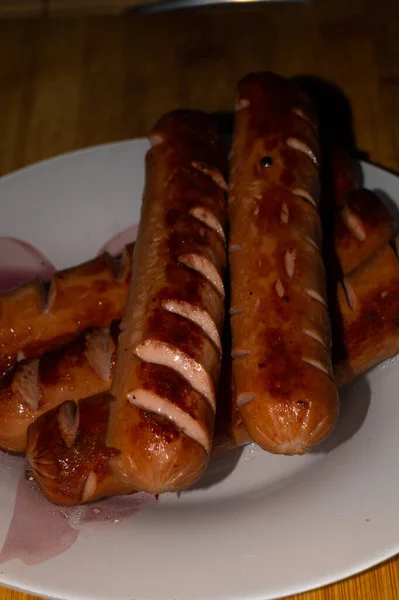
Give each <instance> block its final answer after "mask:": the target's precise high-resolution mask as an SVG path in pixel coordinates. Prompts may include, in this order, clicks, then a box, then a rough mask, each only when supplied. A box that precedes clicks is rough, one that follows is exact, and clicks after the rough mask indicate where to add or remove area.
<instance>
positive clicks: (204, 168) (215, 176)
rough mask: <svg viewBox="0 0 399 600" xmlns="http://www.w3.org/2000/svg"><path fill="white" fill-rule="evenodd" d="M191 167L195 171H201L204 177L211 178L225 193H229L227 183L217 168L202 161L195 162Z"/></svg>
mask: <svg viewBox="0 0 399 600" xmlns="http://www.w3.org/2000/svg"><path fill="white" fill-rule="evenodd" d="M191 166H192V167H193V169H196V170H197V171H200V172H201V173H203V174H204V175H207V176H208V177H210V178H211V179H212V180H213V181H214V182H215V183H216V185H217V186H219V187H220V188H221V189H222V190H223V191H224V192H227V190H228V186H227V182H226V180H225V178H224V177H223V175H222V173H221V172H220V171H219V169H216V168H215V167H212V166H211V165H208V164H207V163H205V162H202V161H200V160H193V161H192V163H191Z"/></svg>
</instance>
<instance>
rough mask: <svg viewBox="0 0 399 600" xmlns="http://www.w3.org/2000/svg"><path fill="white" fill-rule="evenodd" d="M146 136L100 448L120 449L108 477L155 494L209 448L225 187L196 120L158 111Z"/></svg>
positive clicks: (201, 120) (182, 479)
mask: <svg viewBox="0 0 399 600" xmlns="http://www.w3.org/2000/svg"><path fill="white" fill-rule="evenodd" d="M150 141H151V144H152V148H151V149H150V150H149V152H148V154H147V156H146V184H145V190H144V197H143V206H142V215H141V222H140V227H139V232H138V237H137V242H136V249H135V253H134V259H133V272H132V280H131V287H130V293H129V299H128V303H127V308H126V311H125V314H124V317H123V320H122V326H121V328H122V333H121V335H120V337H119V342H118V352H117V361H116V370H115V376H114V380H113V384H112V389H111V392H112V394H113V395H114V396H115V402H114V403H112V406H111V412H110V423H109V428H108V438H107V443H108V445H109V446H111V447H116V448H118V450H120V454H119V455H118V456H116V457H115V458H114V459H112V468H113V469H114V471H115V474H116V476H117V478H119V480H120V481H122V482H123V483H125V484H127V485H132V486H133V487H135V488H136V489H139V490H143V491H147V492H152V493H161V492H166V491H176V490H181V489H183V488H185V487H187V486H189V485H191V484H192V483H193V482H194V481H195V480H196V479H198V478H199V477H200V475H201V474H202V472H203V471H204V469H205V467H206V464H207V461H208V457H209V452H210V448H211V443H212V435H213V427H214V415H215V407H216V400H215V390H216V388H217V384H218V380H219V372H220V363H221V343H220V335H221V329H222V326H223V318H224V284H223V275H224V271H225V266H226V264H225V263H226V255H225V236H226V231H225V229H226V199H225V196H226V188H227V186H226V183H225V179H224V176H223V173H224V168H225V167H224V156H223V151H222V147H221V145H220V142H219V140H218V138H217V134H216V130H215V127H214V125H213V123H212V122H211V120H210V118H209V117H208V116H206V115H205V114H203V113H200V112H194V111H177V112H174V113H170V114H168V115H166V116H164V117H163V118H162V119H161V120H160V121H159V122H158V124H157V125H156V126H155V128H154V130H153V132H152V135H151V138H150Z"/></svg>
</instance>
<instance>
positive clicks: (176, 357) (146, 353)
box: [135, 339, 216, 411]
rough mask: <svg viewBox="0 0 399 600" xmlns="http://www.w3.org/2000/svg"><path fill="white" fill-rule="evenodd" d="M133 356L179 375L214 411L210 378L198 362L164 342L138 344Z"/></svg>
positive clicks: (214, 405) (213, 397) (213, 393)
mask: <svg viewBox="0 0 399 600" xmlns="http://www.w3.org/2000/svg"><path fill="white" fill-rule="evenodd" d="M135 354H136V356H138V357H139V358H140V359H141V360H143V361H145V362H148V363H152V364H157V365H162V366H164V367H169V369H173V370H174V371H176V372H177V373H179V374H180V375H181V376H182V377H183V378H184V379H185V380H186V381H188V382H189V383H190V385H191V386H192V387H193V389H194V390H195V391H197V392H198V393H199V394H202V395H203V396H204V397H205V398H206V400H207V401H208V402H209V404H210V406H211V407H212V409H213V410H214V411H215V410H216V399H215V391H214V389H213V385H212V382H211V379H210V376H209V374H208V373H207V371H206V370H205V369H204V367H203V366H202V365H201V364H200V363H199V362H197V361H196V360H194V359H193V358H191V357H190V356H187V354H185V353H184V352H181V351H179V350H178V349H177V348H174V347H171V346H170V345H169V344H167V343H166V342H160V341H158V340H152V339H148V340H145V341H144V342H142V343H140V344H138V346H136V349H135Z"/></svg>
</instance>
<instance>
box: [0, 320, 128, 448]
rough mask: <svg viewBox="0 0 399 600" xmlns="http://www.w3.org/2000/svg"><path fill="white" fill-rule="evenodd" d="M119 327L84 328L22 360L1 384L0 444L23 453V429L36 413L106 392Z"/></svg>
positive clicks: (2, 446)
mask: <svg viewBox="0 0 399 600" xmlns="http://www.w3.org/2000/svg"><path fill="white" fill-rule="evenodd" d="M117 332H118V326H117V323H115V324H114V325H113V326H112V333H111V332H110V328H109V327H104V328H97V329H87V330H86V331H85V332H84V333H82V334H81V335H79V336H78V337H77V338H76V339H74V340H73V341H72V342H70V343H69V344H66V345H64V346H60V347H58V348H55V349H53V350H52V351H51V352H46V353H45V354H43V355H42V356H41V357H40V358H31V359H25V360H23V361H21V362H19V363H17V365H16V366H15V367H14V368H13V369H12V370H11V371H9V372H8V373H7V375H6V376H5V377H4V378H3V379H2V380H1V384H0V448H2V449H3V450H7V451H9V452H25V446H26V431H27V428H28V426H29V425H30V424H31V423H32V422H33V421H34V420H35V419H37V417H38V416H39V415H41V414H42V413H44V412H46V411H47V410H49V409H51V408H53V407H55V406H57V405H59V404H61V403H62V402H64V401H65V400H75V401H77V400H78V399H79V398H83V397H85V396H90V395H91V394H93V393H100V392H103V391H108V390H109V388H110V386H111V381H112V375H113V368H114V362H115V355H116V339H117Z"/></svg>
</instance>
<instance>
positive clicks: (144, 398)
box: [128, 388, 211, 453]
mask: <svg viewBox="0 0 399 600" xmlns="http://www.w3.org/2000/svg"><path fill="white" fill-rule="evenodd" d="M128 400H129V402H131V403H132V404H134V405H135V406H138V407H139V408H142V409H143V410H147V411H150V412H153V413H156V414H157V415H159V416H163V417H166V418H167V419H169V421H171V422H172V423H173V424H174V425H175V426H176V427H177V428H178V429H179V430H180V431H182V432H183V433H184V435H186V436H187V437H189V438H191V439H192V440H194V441H195V442H198V444H200V446H202V447H203V448H204V450H205V451H206V452H208V453H209V451H210V446H211V440H210V437H209V435H208V434H207V432H206V431H205V429H204V428H203V427H202V425H200V424H199V423H198V422H197V421H196V420H195V419H193V417H191V416H190V415H189V414H187V413H186V412H185V411H184V410H182V409H181V408H179V407H178V406H176V405H174V404H171V403H170V401H169V400H166V399H165V398H162V397H161V396H159V395H158V394H154V393H153V392H150V391H148V390H144V389H142V388H138V389H136V390H134V392H132V393H130V394H129V395H128Z"/></svg>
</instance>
